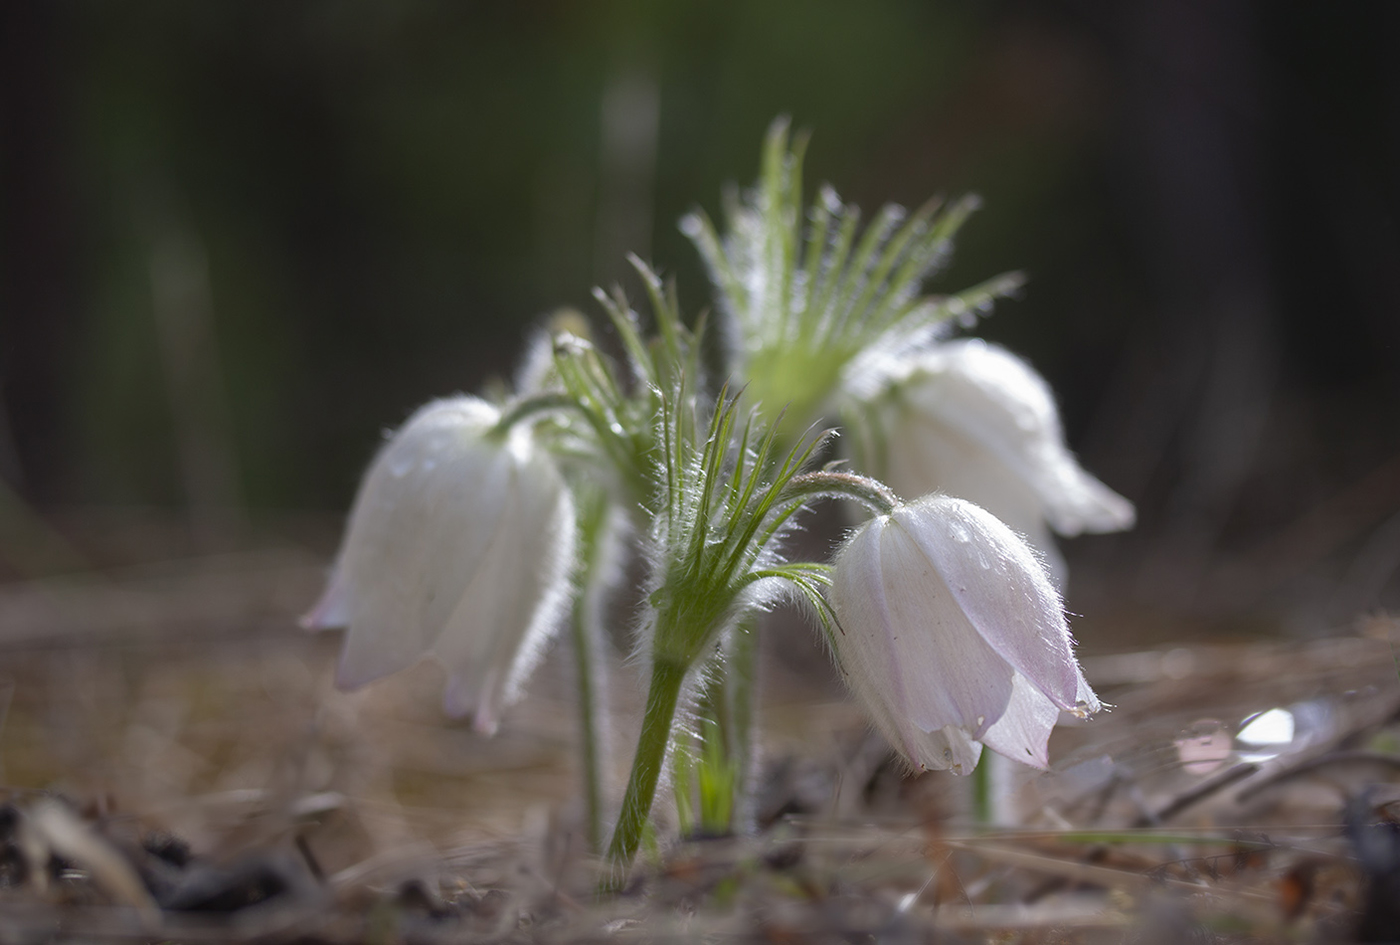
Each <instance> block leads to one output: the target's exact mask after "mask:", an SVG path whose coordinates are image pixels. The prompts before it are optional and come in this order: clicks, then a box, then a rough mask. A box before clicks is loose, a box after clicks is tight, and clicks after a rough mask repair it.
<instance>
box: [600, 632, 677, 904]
mask: <svg viewBox="0 0 1400 945" xmlns="http://www.w3.org/2000/svg"><path fill="white" fill-rule="evenodd" d="M687 669H688V667H687V666H685V665H684V664H682V663H677V662H673V661H671V660H657V661H656V662H655V663H654V664H653V665H652V668H651V688H650V690H649V691H648V692H647V706H646V711H645V712H644V713H643V715H642V731H641V734H640V735H639V736H638V737H637V753H636V755H634V756H633V758H632V774H631V776H630V777H629V778H628V779H627V793H626V794H624V795H623V797H622V813H621V816H619V817H618V821H617V827H616V828H615V829H614V830H613V837H612V843H611V845H610V846H609V847H608V865H609V868H610V876H609V877H608V880H607V885H608V886H609V887H610V888H614V889H616V888H618V887H620V886H621V885H622V882H623V880H624V879H625V878H626V875H627V870H628V868H629V867H630V866H631V865H632V858H633V857H634V856H636V855H637V845H638V844H639V843H641V840H642V833H643V831H644V830H645V829H646V824H647V819H648V818H649V817H650V816H651V803H652V800H653V799H654V798H655V797H656V784H657V781H658V780H659V779H660V777H661V768H662V766H663V765H664V764H665V763H666V749H667V747H668V746H669V745H670V742H671V727H672V725H673V724H674V722H675V718H676V705H677V703H678V702H679V700H680V695H681V684H682V683H683V682H684V681H685V674H686V670H687Z"/></svg>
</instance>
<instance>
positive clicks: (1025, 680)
mask: <svg viewBox="0 0 1400 945" xmlns="http://www.w3.org/2000/svg"><path fill="white" fill-rule="evenodd" d="M832 577H833V584H832V588H831V602H832V606H833V607H834V609H835V611H836V617H837V624H838V625H837V626H836V627H835V628H834V629H833V631H832V633H831V639H832V641H833V644H832V645H833V646H834V648H835V650H836V654H835V655H836V659H837V663H838V664H839V666H840V668H841V670H842V673H843V674H844V676H845V678H846V682H847V685H848V686H849V687H850V688H851V690H852V691H853V692H854V693H855V695H856V697H857V699H859V701H860V702H861V703H862V704H863V705H864V707H865V709H866V711H867V712H868V713H869V715H870V718H871V719H872V720H873V721H874V723H875V726H876V727H877V728H878V729H879V730H880V731H881V732H882V733H883V734H884V735H885V737H886V738H887V739H888V740H889V742H890V744H891V745H892V746H893V747H894V748H895V749H896V750H897V751H899V752H900V754H902V755H903V756H904V757H905V758H906V759H908V761H909V762H910V763H911V764H913V765H914V766H915V767H917V768H920V769H924V768H950V769H952V770H953V771H954V772H955V773H958V774H966V773H968V772H969V771H971V770H972V769H973V768H974V767H975V766H976V764H977V759H978V757H979V756H980V754H981V750H982V745H984V744H985V745H986V746H987V747H989V748H991V749H993V750H994V751H996V752H998V753H1000V754H1002V755H1005V756H1006V757H1008V758H1012V759H1014V760H1016V761H1021V762H1024V763H1026V764H1029V765H1034V766H1036V767H1040V768H1044V767H1046V766H1047V764H1048V760H1047V756H1046V743H1047V741H1048V740H1049V738H1050V729H1051V728H1052V727H1053V726H1054V725H1055V721H1056V720H1057V719H1058V718H1059V714H1060V710H1061V709H1067V710H1069V711H1071V712H1074V713H1075V714H1077V715H1081V716H1082V715H1086V714H1088V713H1091V712H1096V711H1098V709H1099V707H1100V706H1099V701H1098V699H1097V698H1096V697H1095V696H1094V693H1093V690H1091V689H1090V688H1089V686H1088V684H1087V683H1086V682H1085V681H1084V676H1083V674H1082V673H1080V671H1079V664H1078V663H1077V662H1076V661H1075V658H1074V652H1073V649H1072V641H1071V640H1070V635H1069V628H1068V626H1067V625H1066V624H1065V618H1064V612H1063V610H1062V609H1061V606H1060V598H1059V595H1058V594H1057V593H1056V592H1055V589H1054V587H1053V586H1052V585H1051V583H1050V580H1049V578H1048V577H1047V575H1046V573H1045V571H1044V569H1043V567H1042V566H1041V564H1040V562H1039V561H1038V560H1037V559H1036V557H1035V555H1034V553H1033V552H1032V551H1031V549H1030V548H1029V547H1027V545H1026V544H1025V542H1023V541H1022V540H1021V539H1020V538H1019V537H1018V536H1017V535H1016V534H1015V533H1014V532H1012V531H1011V529H1009V528H1007V527H1006V525H1004V524H1002V522H1001V521H999V520H998V519H997V518H996V517H995V516H993V515H992V514H991V513H989V512H987V511H985V510H983V509H981V508H978V507H977V506H975V505H973V504H972V503H970V502H966V501H964V500H962V499H955V498H951V497H949V496H943V495H928V496H924V497H923V498H921V499H918V500H916V501H915V502H912V503H910V504H907V505H901V506H899V507H897V508H896V509H895V510H894V511H893V512H892V513H890V514H889V515H881V516H877V517H875V518H873V519H871V520H870V521H868V522H866V523H865V524H864V525H862V526H861V527H860V528H858V529H857V530H856V531H855V532H854V533H853V534H852V535H851V537H850V538H849V539H848V540H847V541H846V543H845V545H844V546H843V547H842V549H841V551H840V553H839V554H838V555H837V558H836V563H835V569H834V572H833V575H832ZM979 743H980V744H979Z"/></svg>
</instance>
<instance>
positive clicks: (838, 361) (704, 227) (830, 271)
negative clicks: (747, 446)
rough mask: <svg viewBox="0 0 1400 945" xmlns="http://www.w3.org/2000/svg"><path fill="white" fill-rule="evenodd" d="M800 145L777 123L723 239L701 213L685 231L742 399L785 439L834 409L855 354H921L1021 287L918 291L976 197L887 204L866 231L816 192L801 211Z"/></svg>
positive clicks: (853, 213)
mask: <svg viewBox="0 0 1400 945" xmlns="http://www.w3.org/2000/svg"><path fill="white" fill-rule="evenodd" d="M805 144H806V142H805V139H804V138H801V137H799V138H798V139H797V140H796V141H795V142H792V141H790V137H789V133H788V125H787V122H786V121H785V120H782V119H780V120H778V121H776V122H774V123H773V125H772V127H771V128H770V129H769V132H768V136H767V139H766V141H765V143H764V149H763V158H762V165H761V171H760V177H759V181H758V184H757V186H756V187H754V188H753V189H752V190H751V191H750V192H748V193H747V195H746V196H745V197H744V198H743V199H742V200H736V201H731V202H730V203H729V205H728V206H727V207H726V220H725V222H726V227H727V229H726V233H725V234H724V236H723V237H721V236H720V234H719V233H718V232H717V230H716V228H715V226H714V224H713V223H712V222H711V220H710V219H709V217H708V216H706V215H705V214H704V212H703V211H696V212H694V213H692V214H690V215H689V216H687V217H686V218H685V219H684V220H683V221H682V224H681V226H682V230H683V231H684V232H685V233H686V234H687V235H688V236H690V237H691V239H692V240H693V241H694V242H695V245H696V247H697V248H698V249H699V251H700V254H701V256H702V258H703V259H704V261H705V264H706V266H707V268H708V269H709V272H710V277H711V279H712V281H713V282H714V285H715V288H716V291H717V295H718V297H719V302H720V310H721V312H722V313H723V315H724V316H725V319H726V326H725V327H726V330H727V335H728V338H727V341H728V342H729V344H730V346H731V348H732V353H733V355H734V358H735V364H736V367H737V369H738V371H739V376H740V377H742V379H743V380H744V382H745V383H746V384H747V391H748V395H749V397H750V399H751V401H752V402H753V403H755V404H757V405H758V406H759V409H760V410H762V411H763V415H764V417H765V419H767V420H769V421H771V422H776V418H777V415H778V412H779V411H784V412H785V419H784V421H783V422H782V423H781V424H780V426H781V427H782V429H781V431H780V433H781V434H782V435H783V436H784V439H787V438H788V437H790V436H791V435H792V434H793V433H794V432H795V431H796V430H799V429H801V428H802V426H804V425H805V424H808V423H811V422H813V420H815V419H816V418H817V417H818V416H820V414H821V413H822V412H824V411H825V412H833V406H834V405H833V404H832V403H831V401H832V400H833V398H835V397H838V395H839V394H840V393H841V390H840V388H841V387H842V384H843V381H844V379H845V373H846V372H847V370H848V368H849V367H850V366H851V364H852V362H853V361H855V359H856V358H857V356H858V355H861V356H865V357H869V356H870V355H872V354H874V355H879V354H880V353H881V352H889V353H891V354H893V353H896V352H897V353H908V352H910V351H911V350H914V349H917V348H918V347H921V346H925V345H927V344H929V343H931V342H932V341H934V340H935V338H936V337H937V335H938V334H939V332H940V330H941V328H942V326H943V325H944V323H945V322H947V321H948V320H949V319H950V318H958V319H964V320H965V319H967V318H970V317H975V314H976V313H977V312H980V311H985V310H986V309H987V308H988V307H989V306H990V303H991V302H992V301H993V300H994V299H995V298H997V297H998V296H1002V295H1006V294H1008V293H1009V292H1011V291H1013V290H1014V289H1015V288H1017V287H1018V286H1019V285H1020V283H1021V279H1020V276H1018V275H1016V274H1009V275H1004V276H999V277H997V278H995V279H993V280H990V281H988V282H986V283H983V284H982V285H979V286H975V287H973V288H972V289H969V290H967V291H966V292H962V293H959V294H957V295H954V296H946V297H933V296H922V295H920V294H919V293H920V290H921V288H922V286H923V283H924V281H925V280H926V279H927V278H928V277H929V276H931V275H932V274H933V273H935V272H936V271H937V270H938V269H939V268H940V267H941V266H942V265H943V264H944V263H945V261H946V260H947V259H948V257H949V255H950V253H951V249H952V240H953V236H954V235H955V234H956V233H957V231H958V229H959V227H961V226H962V224H963V222H964V221H966V219H967V218H968V216H969V215H970V214H971V213H972V211H973V210H975V209H976V207H977V199H976V198H975V197H972V196H967V197H963V198H961V199H959V200H956V201H953V202H952V203H948V204H944V203H943V202H941V201H938V200H933V201H930V202H929V203H927V204H925V205H924V206H923V207H921V208H920V209H919V210H918V211H916V212H915V213H913V214H908V213H907V212H906V211H905V210H904V209H903V208H901V207H898V206H895V205H893V204H890V205H887V206H885V207H884V208H883V209H882V210H881V211H880V212H879V213H878V214H877V215H876V217H875V219H874V221H873V222H872V223H870V224H869V225H868V226H867V227H866V228H865V229H864V231H863V232H862V231H861V229H860V210H859V209H858V208H857V207H854V206H850V205H847V204H843V203H842V202H841V200H840V198H839V197H838V196H837V195H836V192H835V191H834V190H832V189H831V188H830V187H823V188H822V189H821V192H820V195H819V197H818V200H817V202H816V203H815V204H814V205H813V206H812V207H811V209H810V211H809V212H808V213H806V214H805V215H804V213H803V202H802V156H803V151H804V150H805Z"/></svg>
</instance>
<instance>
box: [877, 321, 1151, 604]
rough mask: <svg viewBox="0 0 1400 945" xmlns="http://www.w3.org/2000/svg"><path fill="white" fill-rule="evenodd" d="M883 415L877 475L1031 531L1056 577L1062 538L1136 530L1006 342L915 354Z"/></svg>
mask: <svg viewBox="0 0 1400 945" xmlns="http://www.w3.org/2000/svg"><path fill="white" fill-rule="evenodd" d="M902 373H903V377H902V378H901V379H900V380H899V381H898V382H896V383H895V384H894V385H892V386H891V388H890V393H889V395H888V396H887V397H886V399H885V400H884V401H883V402H882V403H881V407H882V408H883V409H882V410H881V411H880V413H879V414H877V416H879V417H880V420H881V422H882V425H883V428H884V432H885V441H886V444H887V445H886V452H885V456H884V460H885V462H884V464H883V469H881V468H880V467H879V466H877V467H875V469H873V470H872V471H874V472H876V474H877V475H880V476H881V478H882V479H884V481H885V482H886V483H887V484H888V485H889V486H890V488H892V489H894V491H895V492H897V493H898V494H900V495H923V494H924V493H927V492H932V491H934V490H937V491H939V492H944V493H947V494H948V495H955V496H958V497H959V498H963V499H967V500H968V501H969V502H975V503H976V504H978V505H980V506H982V507H983V508H984V509H986V510H987V511H989V512H991V513H993V514H994V515H996V516H997V517H998V518H1000V519H1001V520H1002V521H1004V522H1006V523H1007V524H1008V525H1010V526H1011V527H1012V528H1013V529H1015V530H1016V531H1018V532H1020V533H1021V534H1023V535H1025V536H1026V537H1027V538H1029V539H1030V541H1031V543H1032V544H1033V545H1034V546H1035V547H1036V548H1037V549H1038V550H1039V551H1040V552H1041V553H1042V554H1044V555H1045V556H1046V558H1047V560H1048V561H1049V562H1050V565H1051V568H1052V570H1053V571H1054V572H1055V575H1056V578H1057V580H1059V581H1063V577H1064V565H1063V562H1062V561H1061V559H1060V557H1059V554H1058V552H1057V551H1056V549H1055V545H1054V542H1053V540H1052V539H1051V537H1050V533H1049V531H1048V530H1047V528H1046V523H1047V521H1048V523H1049V526H1050V528H1053V529H1054V530H1055V531H1056V532H1058V533H1059V534H1061V535H1065V536H1074V535H1078V534H1080V533H1081V532H1112V531H1120V530H1122V529H1125V528H1130V527H1132V524H1133V517H1134V516H1133V506H1132V503H1130V502H1128V500H1126V499H1124V498H1123V497H1122V496H1120V495H1118V494H1117V493H1115V492H1113V491H1112V490H1111V489H1109V488H1108V487H1107V486H1105V485H1104V484H1103V483H1101V482H1099V481H1098V480H1097V479H1095V478H1094V477H1093V476H1091V475H1089V473H1087V472H1085V471H1084V469H1083V468H1082V467H1081V466H1080V465H1079V463H1078V462H1077V461H1076V460H1075V458H1074V456H1073V454H1071V453H1070V451H1069V449H1068V448H1067V447H1066V445H1065V436H1064V430H1063V428H1062V427H1061V425H1060V416H1059V412H1058V411H1057V410H1056V409H1055V401H1054V397H1053V396H1052V394H1051V392H1050V388H1049V385H1047V384H1046V383H1045V380H1044V378H1042V377H1041V376H1040V375H1039V374H1037V373H1036V372H1035V371H1034V370H1032V369H1031V367H1030V366H1029V365H1028V364H1026V363H1025V362H1024V361H1022V360H1021V359H1020V358H1018V357H1016V356H1015V355H1013V354H1011V353H1010V352H1009V351H1007V350H1006V349H1004V348H999V347H997V346H995V345H989V344H987V343H986V342H984V341H982V340H981V339H977V338H969V339H964V340H959V341H951V342H948V343H946V344H941V345H938V346H936V347H934V348H932V349H931V350H929V351H927V352H925V353H924V354H922V355H920V356H919V357H917V358H916V359H915V360H914V361H913V363H912V364H911V365H910V366H909V367H908V368H907V369H906V370H905V371H904V372H902Z"/></svg>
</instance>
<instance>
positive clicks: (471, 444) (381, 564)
mask: <svg viewBox="0 0 1400 945" xmlns="http://www.w3.org/2000/svg"><path fill="white" fill-rule="evenodd" d="M499 419H500V412H499V411H498V410H497V408H495V407H494V406H492V405H491V404H489V403H487V402H485V401H483V400H480V399H478V398H475V397H454V398H449V399H445V400H438V401H433V402H432V403H429V404H427V405H426V406H424V407H422V408H420V409H419V410H418V412H417V413H415V414H414V415H413V416H412V417H411V418H409V420H408V422H407V423H405V424H404V426H403V427H402V428H401V429H400V430H399V431H398V432H397V433H395V434H394V435H393V436H392V437H391V438H390V439H389V441H388V442H387V443H386V444H385V445H384V447H383V449H381V450H380V452H379V455H378V456H376V457H375V459H374V462H373V463H372V464H371V465H370V467H369V470H368V471H367V472H366V473H365V478H364V481H363V482H362V483H361V484H360V491H359V494H358V495H357V496H356V498H355V504H354V507H353V508H352V510H351V512H350V520H349V524H348V525H347V527H346V534H345V540H344V542H343V543H342V545H341V548H340V553H339V555H338V556H337V559H336V563H335V567H334V571H333V573H332V577H331V581H330V584H329V586H328V587H327V589H326V592H325V594H324V596H323V597H322V599H321V601H320V602H319V603H318V604H317V605H316V607H315V608H314V609H313V610H312V611H311V612H310V613H309V614H307V615H306V617H304V618H303V620H302V622H303V624H304V625H305V626H307V627H308V628H313V629H319V628H324V627H333V626H348V627H349V628H350V629H349V633H348V634H347V636H346V639H345V644H344V648H343V649H342V651H341V655H340V663H339V666H338V668H337V672H336V684H337V685H338V686H340V687H341V688H344V689H354V688H357V687H359V686H362V685H364V684H365V683H367V682H370V681H371V680H374V679H377V678H379V677H381V676H386V675H388V674H390V673H393V672H397V671H398V670H400V669H404V668H406V667H408V666H411V665H412V664H414V663H416V662H417V661H418V660H419V659H421V658H422V657H424V656H431V657H434V658H435V659H437V660H438V661H439V662H440V663H441V664H442V665H443V667H444V668H445V669H446V670H447V673H448V677H449V678H448V684H447V691H446V694H445V696H444V708H445V709H446V711H447V712H448V714H450V715H454V716H461V715H468V714H470V715H471V716H472V718H473V723H474V726H475V727H476V728H477V729H478V730H479V731H484V732H494V731H495V729H496V726H497V723H498V721H499V718H500V711H501V709H502V708H503V707H504V706H505V705H506V704H507V703H509V702H510V701H512V700H513V699H514V698H515V697H516V695H517V690H518V689H519V686H520V684H521V683H522V682H523V681H524V678H525V677H526V676H527V675H528V674H529V672H530V670H532V669H533V668H534V665H535V663H536V662H537V660H538V657H539V655H540V653H541V650H542V648H543V645H544V644H545V642H547V640H548V637H549V636H550V634H551V633H552V632H553V631H554V630H555V629H557V626H558V624H559V621H560V618H561V615H562V610H563V608H564V606H565V605H566V604H567V597H568V588H569V582H568V574H569V566H570V561H571V558H572V554H573V548H574V531H575V520H574V512H573V503H572V501H571V498H570V494H569V490H568V489H567V488H566V486H565V484H564V481H563V479H562V478H561V477H560V475H559V472H558V470H557V469H556V468H555V466H554V463H553V462H552V461H551V459H550V457H549V456H548V455H547V454H546V453H544V452H543V451H542V450H541V449H540V448H539V447H538V446H537V445H536V444H535V443H534V442H533V441H532V439H531V438H530V435H529V433H528V431H526V430H524V429H516V430H513V431H511V432H510V433H509V434H507V435H506V436H504V437H500V436H498V435H497V434H496V433H494V431H493V428H494V427H495V425H496V423H497V421H498V420H499Z"/></svg>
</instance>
